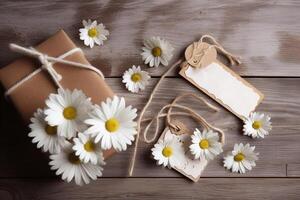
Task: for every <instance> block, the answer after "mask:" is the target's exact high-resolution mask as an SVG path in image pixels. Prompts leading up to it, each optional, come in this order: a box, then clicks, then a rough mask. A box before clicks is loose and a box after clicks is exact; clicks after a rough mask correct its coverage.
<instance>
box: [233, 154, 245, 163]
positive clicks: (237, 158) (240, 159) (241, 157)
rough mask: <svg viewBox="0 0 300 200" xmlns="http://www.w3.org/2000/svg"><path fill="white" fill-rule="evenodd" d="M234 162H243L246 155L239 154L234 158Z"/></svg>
mask: <svg viewBox="0 0 300 200" xmlns="http://www.w3.org/2000/svg"><path fill="white" fill-rule="evenodd" d="M233 159H234V161H236V162H241V161H243V160H244V159H245V155H244V154H242V153H238V154H236V155H235V156H234V158H233Z"/></svg>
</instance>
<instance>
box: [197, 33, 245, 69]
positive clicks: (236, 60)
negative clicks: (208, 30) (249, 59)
mask: <svg viewBox="0 0 300 200" xmlns="http://www.w3.org/2000/svg"><path fill="white" fill-rule="evenodd" d="M204 40H207V41H210V43H211V44H210V46H209V48H212V47H215V48H216V49H217V50H218V51H219V52H220V53H222V54H223V55H224V56H225V57H226V58H227V59H228V60H229V62H230V65H235V64H236V65H239V64H241V63H242V62H241V61H240V57H239V56H235V55H233V54H231V53H229V52H228V51H227V50H225V49H224V48H223V47H222V45H221V44H220V43H218V42H217V40H216V39H215V38H214V37H212V36H211V35H203V36H202V37H201V38H200V42H203V41H204ZM205 51H206V52H207V50H205ZM203 57H204V56H203ZM203 57H202V58H203Z"/></svg>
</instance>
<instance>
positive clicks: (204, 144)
mask: <svg viewBox="0 0 300 200" xmlns="http://www.w3.org/2000/svg"><path fill="white" fill-rule="evenodd" d="M199 146H200V148H201V149H207V148H208V147H209V142H208V140H207V139H203V140H201V141H200V142H199Z"/></svg>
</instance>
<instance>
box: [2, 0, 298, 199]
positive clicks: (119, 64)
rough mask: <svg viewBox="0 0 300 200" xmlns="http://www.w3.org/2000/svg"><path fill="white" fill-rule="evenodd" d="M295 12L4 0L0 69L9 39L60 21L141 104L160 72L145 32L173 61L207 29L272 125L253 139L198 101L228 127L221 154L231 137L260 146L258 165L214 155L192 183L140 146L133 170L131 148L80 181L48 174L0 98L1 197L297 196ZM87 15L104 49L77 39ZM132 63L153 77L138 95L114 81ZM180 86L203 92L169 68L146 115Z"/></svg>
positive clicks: (264, 4) (193, 0)
mask: <svg viewBox="0 0 300 200" xmlns="http://www.w3.org/2000/svg"><path fill="white" fill-rule="evenodd" d="M299 11H300V2H299V1H296V0H286V1H284V0H281V1H275V0H265V1H259V0H257V1H254V0H253V1H251V0H245V1H234V0H229V1H223V0H220V1H218V0H214V1H198V0H185V1H180V0H174V1H172V0H168V1H162V0H156V1H121V0H120V1H112V0H111V1H109V0H104V1H100V0H98V1H96V0H94V1H77V2H75V1H67V0H66V1H54V0H53V1H48V2H46V1H44V2H42V1H34V0H28V1H24V2H22V1H13V0H7V1H1V3H0V46H1V52H0V61H1V66H5V65H6V64H8V63H9V62H11V61H12V60H14V59H15V58H16V57H18V56H19V55H16V54H15V53H12V52H10V51H9V50H8V48H7V45H8V43H10V42H15V43H19V44H22V45H27V46H30V45H34V44H37V43H38V42H40V41H42V40H44V39H45V38H47V37H49V36H50V35H51V34H53V33H55V32H56V31H57V30H58V29H60V28H62V29H64V30H65V31H66V32H67V33H68V34H69V35H70V36H71V38H72V39H73V40H74V41H75V43H76V44H77V45H78V46H79V47H82V48H83V50H84V52H85V54H86V55H87V57H88V59H89V60H90V61H91V63H92V64H94V65H95V66H99V68H100V69H101V70H102V71H103V72H104V74H105V76H106V77H107V79H106V80H107V83H108V84H109V85H110V86H111V87H112V88H113V90H114V91H115V92H116V93H117V94H118V95H120V96H124V97H125V98H126V100H127V102H128V103H130V104H132V105H134V106H136V107H137V108H138V109H139V110H140V109H141V108H142V107H143V105H144V103H145V101H146V99H147V98H148V95H149V93H150V92H151V90H152V88H153V86H154V84H155V83H156V82H157V80H158V78H159V77H160V76H161V75H162V73H163V72H164V71H165V70H166V69H167V67H159V68H154V69H150V68H147V66H145V65H144V64H143V62H142V60H141V56H140V53H141V46H142V41H143V39H144V38H145V37H147V36H154V35H158V36H161V37H164V38H166V39H168V40H169V41H170V42H171V43H172V44H173V46H174V47H175V55H174V58H173V60H172V62H174V61H175V60H177V59H178V58H179V57H180V56H182V55H183V51H184V49H185V47H186V46H187V45H188V44H190V43H191V42H192V41H195V40H198V39H199V38H200V36H201V35H202V34H205V33H210V34H212V35H214V36H215V37H216V38H217V39H218V40H219V41H220V42H221V43H222V44H223V45H224V46H225V47H226V48H227V49H228V50H229V51H231V52H234V53H237V54H239V55H241V56H242V57H243V64H242V65H241V66H236V67H232V69H233V70H234V71H236V72H237V73H239V74H240V75H242V76H243V77H244V78H246V79H247V80H248V81H249V82H250V83H252V84H253V85H254V86H255V87H257V88H258V89H259V90H261V91H262V92H263V93H264V94H265V99H264V101H263V103H262V104H261V105H260V106H259V107H258V109H257V110H259V111H262V112H267V113H269V114H270V115H271V116H272V122H273V130H272V132H271V135H270V136H268V137H266V138H265V139H263V140H253V139H251V138H249V137H246V136H243V135H242V131H241V128H242V123H241V121H240V120H239V119H237V118H236V117H235V116H233V115H232V114H231V113H229V112H228V111H226V110H224V109H222V111H221V112H220V113H219V114H217V115H216V114H211V113H209V112H205V110H206V109H205V107H203V106H201V105H196V106H195V108H197V110H198V111H199V113H201V114H203V115H204V117H206V118H207V119H208V121H210V122H212V123H213V124H214V125H215V126H217V127H220V128H222V129H223V130H224V131H225V134H226V145H225V147H224V151H225V152H227V151H229V150H230V149H232V147H233V145H234V143H238V142H243V143H248V142H249V143H250V144H252V145H255V146H256V149H257V151H258V152H260V156H259V158H260V159H259V161H258V162H257V167H255V168H254V169H253V170H252V171H250V172H248V173H246V174H243V175H241V174H234V173H230V172H229V171H227V170H225V169H224V168H223V167H222V156H219V157H218V158H217V159H215V160H214V161H212V162H210V163H209V165H208V167H207V168H206V169H205V171H204V173H203V176H202V178H201V179H200V180H199V182H198V183H192V182H191V181H189V180H187V179H186V178H184V177H182V176H181V175H180V174H178V173H176V172H174V171H172V170H169V169H162V168H161V167H158V166H156V165H155V162H154V161H153V159H151V155H150V148H151V146H152V145H146V144H144V143H140V145H139V149H138V156H137V162H136V167H135V171H134V176H133V177H131V178H127V177H126V176H127V169H128V165H129V159H130V156H131V155H132V150H133V148H132V147H131V148H129V149H128V151H126V152H122V153H119V154H117V155H115V156H113V157H112V158H111V159H109V160H108V161H107V163H108V164H107V166H106V167H105V171H104V177H103V178H101V179H99V180H97V181H95V182H92V183H91V184H90V185H87V186H83V187H78V186H76V185H74V184H67V183H64V182H63V181H61V180H60V179H59V178H57V177H55V175H54V172H53V171H50V169H49V166H48V162H49V160H48V156H47V155H46V154H43V153H41V152H40V151H39V150H37V149H36V147H35V145H33V144H31V142H30V138H28V137H27V132H28V130H26V129H25V128H24V127H23V126H22V125H21V123H20V120H19V118H18V116H17V113H16V111H15V110H14V108H13V107H12V105H11V104H9V103H7V102H6V101H5V99H4V97H3V95H1V101H0V109H1V112H0V114H1V123H0V130H1V140H0V152H1V153H0V177H1V178H0V199H3V200H6V199H97V198H100V197H101V198H111V199H131V200H132V199H167V198H169V199H263V198H264V199H299V198H300V196H299V195H300V152H299V151H300V26H299V21H300V12H299ZM88 18H92V19H96V20H98V21H100V22H103V23H104V24H105V25H106V26H107V28H108V29H109V30H110V32H111V35H110V37H109V40H108V41H106V42H105V45H104V46H101V47H95V48H93V49H89V48H87V47H85V46H83V43H82V42H81V41H80V40H79V37H78V29H79V28H80V27H81V20H82V19H88ZM172 62H171V63H172ZM133 64H135V65H140V66H142V68H143V69H145V70H147V71H149V72H150V73H151V75H152V77H153V78H152V79H151V84H150V86H149V87H148V88H147V89H146V90H145V91H144V92H141V93H139V94H131V93H129V92H128V91H127V90H126V89H125V87H124V85H123V84H122V83H121V78H120V77H121V76H122V74H123V72H124V71H125V70H126V69H127V68H129V67H131V66H132V65H133ZM186 91H190V92H194V93H195V94H198V95H202V96H204V97H205V98H206V99H209V98H208V97H207V96H205V95H204V94H203V93H201V92H200V91H199V90H197V89H196V88H195V87H194V86H192V85H191V84H189V83H188V82H187V81H185V80H183V79H182V78H180V77H179V76H178V70H176V71H175V72H173V73H171V74H170V76H169V77H168V78H167V79H166V80H165V81H164V82H163V84H162V86H161V88H160V89H159V91H158V93H157V94H156V97H155V99H154V103H153V104H152V106H151V108H150V109H149V111H148V112H147V115H148V116H154V114H155V113H156V112H157V110H158V109H159V108H161V107H162V106H163V105H165V104H166V103H168V102H170V101H171V100H172V99H173V98H174V97H175V96H176V95H178V94H181V93H183V92H186ZM1 93H3V89H1ZM211 102H213V101H211ZM213 103H214V102H213ZM214 104H215V105H217V104H216V103H214ZM219 107H220V106H219Z"/></svg>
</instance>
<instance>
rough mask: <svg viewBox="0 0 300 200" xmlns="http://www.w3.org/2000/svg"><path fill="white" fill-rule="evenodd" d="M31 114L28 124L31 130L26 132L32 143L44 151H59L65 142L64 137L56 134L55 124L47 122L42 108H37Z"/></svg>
mask: <svg viewBox="0 0 300 200" xmlns="http://www.w3.org/2000/svg"><path fill="white" fill-rule="evenodd" d="M33 116H34V117H33V118H31V119H30V120H31V124H30V125H29V127H30V129H31V132H30V133H29V134H28V136H29V137H32V143H37V148H42V150H43V151H44V152H47V151H49V152H50V153H59V152H60V150H61V147H63V146H64V145H65V143H66V140H65V138H64V137H61V136H58V135H57V127H56V126H50V125H48V124H47V122H46V121H45V114H44V111H43V110H42V109H38V110H37V111H36V112H35V113H34V115H33Z"/></svg>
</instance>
